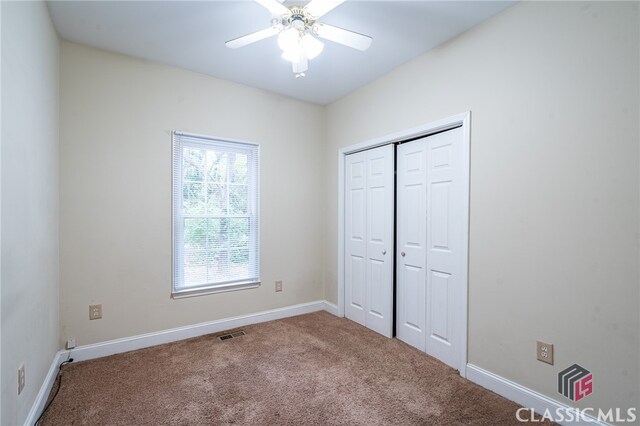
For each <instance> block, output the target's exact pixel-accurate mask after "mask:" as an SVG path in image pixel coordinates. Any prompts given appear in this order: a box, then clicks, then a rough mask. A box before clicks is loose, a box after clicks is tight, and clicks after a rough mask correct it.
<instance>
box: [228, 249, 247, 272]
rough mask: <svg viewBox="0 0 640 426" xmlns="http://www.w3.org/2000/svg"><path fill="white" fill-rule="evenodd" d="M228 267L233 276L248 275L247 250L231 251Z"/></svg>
mask: <svg viewBox="0 0 640 426" xmlns="http://www.w3.org/2000/svg"><path fill="white" fill-rule="evenodd" d="M229 266H230V269H231V273H232V274H233V275H234V276H236V277H246V276H247V275H248V274H249V249H243V250H231V251H230V252H229Z"/></svg>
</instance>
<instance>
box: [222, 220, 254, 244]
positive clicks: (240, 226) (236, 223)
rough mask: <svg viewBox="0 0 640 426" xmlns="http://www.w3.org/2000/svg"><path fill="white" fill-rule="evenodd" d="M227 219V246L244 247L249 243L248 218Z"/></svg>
mask: <svg viewBox="0 0 640 426" xmlns="http://www.w3.org/2000/svg"><path fill="white" fill-rule="evenodd" d="M228 221H229V229H228V231H227V232H228V233H229V248H230V249H236V248H246V247H247V246H248V245H249V218H245V217H242V218H231V219H228Z"/></svg>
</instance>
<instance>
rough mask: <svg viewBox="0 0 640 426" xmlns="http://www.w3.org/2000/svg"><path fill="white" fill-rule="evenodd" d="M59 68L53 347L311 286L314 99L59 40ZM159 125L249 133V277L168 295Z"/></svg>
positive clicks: (262, 306) (313, 295) (315, 220)
mask: <svg viewBox="0 0 640 426" xmlns="http://www.w3.org/2000/svg"><path fill="white" fill-rule="evenodd" d="M61 72H62V79H61V96H62V97H61V110H60V114H61V121H60V126H61V127H60V129H61V134H60V143H61V154H60V155H61V159H60V161H61V165H60V166H61V170H60V184H61V190H60V206H61V215H60V218H61V220H60V232H61V238H60V247H61V248H60V262H61V263H60V273H61V279H60V283H61V284H60V289H61V292H60V301H61V303H60V313H61V315H60V324H61V332H60V339H61V340H60V345H61V346H62V344H63V342H64V341H66V339H68V338H70V337H75V338H76V339H77V344H78V345H85V344H89V343H94V342H101V341H105V340H110V339H115V338H120V337H126V336H131V335H137V334H141V333H146V332H152V331H157V330H164V329H168V328H173V327H178V326H184V325H190V324H195V323H199V322H204V321H210V320H215V319H219V318H225V317H231V316H236V315H242V314H247V313H253V312H258V311H263V310H267V309H273V308H278V307H283V306H289V305H293V304H297V303H303V302H310V301H314V300H319V299H321V298H322V296H323V295H322V246H321V244H320V243H319V242H320V241H321V238H322V237H321V232H322V215H321V207H322V201H323V200H322V197H320V196H319V188H323V171H322V167H321V166H322V162H321V161H319V160H318V159H320V158H322V149H323V145H322V144H323V141H324V126H323V123H324V109H323V108H321V107H319V106H315V105H311V104H307V103H304V102H299V101H294V100H291V99H289V98H285V97H282V96H278V95H274V94H271V93H267V92H264V91H261V90H257V89H252V88H248V87H246V86H242V85H238V84H235V83H230V82H226V81H222V80H218V79H214V78H211V77H207V76H204V75H200V74H196V73H193V72H188V71H185V70H181V69H178V68H173V67H169V66H163V65H159V64H156V63H151V62H145V61H142V60H137V59H133V58H130V57H126V56H122V55H117V54H112V53H107V52H104V51H100V50H97V49H93V48H89V47H84V46H80V45H76V44H71V43H67V42H63V43H62V49H61ZM171 130H183V131H187V132H193V133H199V134H206V135H212V136H218V137H223V138H230V139H238V140H246V141H251V142H256V143H259V144H260V149H261V206H260V208H261V236H260V237H261V276H262V281H263V285H262V287H260V288H259V289H254V290H244V291H236V292H230V293H222V294H215V295H207V296H200V297H193V298H187V299H180V300H172V299H170V297H169V295H170V290H171V250H172V247H171V137H170V133H169V132H170V131H171ZM276 280H283V281H284V291H283V292H282V293H275V292H274V283H275V281H276ZM90 303H102V305H103V319H101V320H94V321H89V314H88V312H89V311H88V305H89V304H90Z"/></svg>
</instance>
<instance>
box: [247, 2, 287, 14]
mask: <svg viewBox="0 0 640 426" xmlns="http://www.w3.org/2000/svg"><path fill="white" fill-rule="evenodd" d="M256 2H258V3H260V5H262V6H264V7H266V8H267V9H269V12H271V14H273V15H286V14H288V13H290V12H291V11H290V10H289V9H288V8H287V7H286V6H284V5H282V4H280V2H279V1H278V0H256Z"/></svg>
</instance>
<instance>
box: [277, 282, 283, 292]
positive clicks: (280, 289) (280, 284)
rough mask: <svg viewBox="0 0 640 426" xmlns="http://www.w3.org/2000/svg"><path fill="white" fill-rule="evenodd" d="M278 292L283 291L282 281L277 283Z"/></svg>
mask: <svg viewBox="0 0 640 426" xmlns="http://www.w3.org/2000/svg"><path fill="white" fill-rule="evenodd" d="M276 291H282V281H276Z"/></svg>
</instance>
